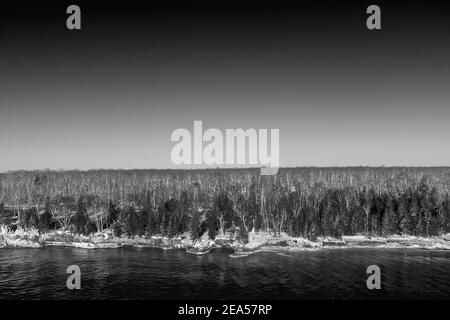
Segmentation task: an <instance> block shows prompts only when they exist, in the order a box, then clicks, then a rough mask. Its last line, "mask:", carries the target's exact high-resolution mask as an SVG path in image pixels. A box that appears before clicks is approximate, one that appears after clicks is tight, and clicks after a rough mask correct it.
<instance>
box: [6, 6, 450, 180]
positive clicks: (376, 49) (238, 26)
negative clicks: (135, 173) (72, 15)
mask: <svg viewBox="0 0 450 320" xmlns="http://www.w3.org/2000/svg"><path fill="white" fill-rule="evenodd" d="M152 3H153V2H152ZM315 3H316V2H314V3H313V2H312V1H306V2H296V3H295V5H294V4H292V3H291V4H290V5H289V6H288V5H287V4H282V3H280V2H279V1H272V2H262V3H258V2H246V4H245V5H243V4H242V2H236V3H233V2H232V1H221V0H218V1H216V2H214V4H212V2H201V1H198V2H194V1H193V2H191V3H189V2H175V1H169V2H167V1H165V2H163V1H156V2H155V3H153V4H151V5H150V4H147V5H146V6H145V7H144V6H143V5H142V4H139V3H138V2H135V1H127V2H126V3H122V4H114V5H112V4H103V5H101V4H97V5H92V4H91V3H84V2H78V3H77V4H79V5H80V7H81V26H82V28H81V30H77V31H69V30H68V29H67V28H66V18H67V17H68V14H66V8H67V6H68V5H70V4H72V3H64V1H62V2H61V3H59V4H57V5H56V4H50V3H48V4H47V3H46V2H45V1H43V2H40V3H39V4H36V3H34V4H30V5H21V6H18V5H17V6H15V7H14V6H13V5H9V6H6V8H4V9H2V12H1V15H0V150H1V157H0V172H4V171H9V170H19V169H26V170H32V169H46V168H49V169H81V170H86V169H97V168H106V169H109V168H114V169H117V168H123V169H134V168H143V169H144V168H177V166H176V165H174V164H173V163H172V161H171V149H172V148H173V147H174V145H175V144H176V143H175V142H173V141H171V140H170V136H171V133H172V132H173V131H174V130H175V129H177V128H186V129H188V130H190V131H193V123H194V120H201V121H202V122H203V127H204V128H205V129H207V128H218V129H220V130H222V131H223V132H225V129H235V128H243V129H248V128H255V129H262V128H265V129H271V128H273V129H279V132H280V148H279V154H280V155H279V156H280V165H281V166H448V165H450V148H449V147H448V146H449V141H450V125H449V123H450V121H449V120H450V59H449V57H450V10H449V8H448V7H447V6H445V5H444V3H445V2H438V1H431V2H430V1H422V2H418V3H414V4H411V3H408V2H405V1H403V2H402V1H398V2H397V1H396V4H395V5H394V4H393V3H392V2H391V3H390V4H388V3H385V2H383V1H378V2H377V4H379V6H380V8H381V26H382V29H381V30H374V31H370V30H368V29H367V28H366V19H367V17H368V15H367V14H366V12H365V11H366V8H367V6H368V5H370V4H372V3H371V2H364V1H359V2H352V1H346V2H345V4H344V3H341V2H336V1H335V2H331V1H329V2H327V1H325V2H323V1H322V2H320V3H318V4H315Z"/></svg>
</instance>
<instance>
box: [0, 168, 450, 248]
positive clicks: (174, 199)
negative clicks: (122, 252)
mask: <svg viewBox="0 0 450 320" xmlns="http://www.w3.org/2000/svg"><path fill="white" fill-rule="evenodd" d="M308 170H309V171H308ZM422 170H425V169H422ZM434 170H436V171H433V170H431V171H430V172H425V173H426V174H424V172H423V171H421V169H420V168H419V169H415V168H414V169H412V168H408V169H402V168H393V169H386V168H379V169H375V168H347V169H337V168H334V169H333V168H329V169H315V168H310V169H305V168H303V169H285V170H281V172H280V173H279V174H278V175H277V176H259V175H258V173H257V171H256V170H229V171H227V170H207V171H131V172H130V171H94V172H40V173H36V172H34V173H29V172H22V173H11V174H8V175H3V176H0V182H1V184H0V185H1V189H0V191H1V192H2V193H1V195H2V198H1V199H3V202H2V203H1V204H0V218H1V219H2V223H3V224H6V225H9V227H10V228H14V227H15V226H17V225H19V226H21V227H23V228H37V229H39V230H40V231H42V232H45V231H46V230H49V229H57V228H63V229H67V230H72V231H74V232H79V233H85V234H88V233H92V232H96V231H104V230H105V229H107V228H110V229H112V230H113V231H114V233H115V234H116V235H124V236H134V235H137V236H145V235H163V236H169V237H174V236H178V235H181V234H183V233H185V232H189V233H190V235H191V237H192V239H193V240H196V239H197V238H199V237H200V236H201V235H203V234H204V233H205V232H207V234H208V236H209V237H210V238H211V239H214V238H215V237H216V236H217V234H224V233H226V232H227V231H231V232H235V233H236V236H237V237H238V239H240V240H241V241H244V242H245V241H246V239H247V234H248V232H250V231H251V230H255V231H259V230H263V231H268V232H271V233H273V234H281V233H282V232H286V233H287V234H289V235H290V236H296V237H297V236H301V237H305V238H309V239H312V240H314V239H316V238H317V237H319V236H332V237H336V238H339V237H340V236H342V235H352V234H365V235H380V236H387V235H393V234H411V235H417V236H438V235H441V234H445V233H448V232H450V198H449V195H448V190H447V188H448V186H449V179H448V178H449V176H450V175H449V170H448V168H435V169H434ZM4 200H9V203H8V202H6V201H4ZM11 202H12V204H11Z"/></svg>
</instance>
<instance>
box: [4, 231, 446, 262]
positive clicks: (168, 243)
mask: <svg viewBox="0 0 450 320" xmlns="http://www.w3.org/2000/svg"><path fill="white" fill-rule="evenodd" d="M49 246H65V247H75V248H84V249H106V248H120V247H123V246H134V247H140V248H143V247H156V248H161V249H165V250H170V249H185V250H186V252H187V253H189V254H195V255H202V254H206V253H208V252H210V250H211V249H215V248H228V249H232V250H233V252H234V253H232V254H231V255H230V256H231V257H232V258H236V257H242V256H247V255H249V254H252V253H257V252H270V251H275V252H286V251H288V252H289V251H292V252H295V251H310V250H321V249H338V248H339V249H345V248H416V249H429V250H450V233H448V234H446V235H443V236H440V237H429V238H425V237H416V236H410V235H394V236H388V237H367V236H363V235H355V236H343V237H342V238H341V239H333V238H330V237H327V238H318V239H317V240H316V241H310V240H308V239H305V238H294V237H289V236H288V235H287V234H285V233H282V234H281V235H280V236H274V235H271V234H269V233H267V232H250V233H249V241H248V243H246V244H243V243H240V242H238V241H236V240H233V239H232V238H230V237H229V236H222V237H220V236H219V237H217V238H216V239H215V240H210V239H208V237H207V235H206V234H205V235H204V236H203V237H202V238H200V239H199V240H197V241H196V242H193V241H192V240H191V239H190V235H189V234H188V233H186V234H183V235H182V236H180V237H175V238H168V237H162V236H152V237H137V236H135V237H131V238H128V237H116V236H114V235H113V234H112V232H111V231H109V230H107V231H106V232H103V233H95V234H92V235H89V236H85V235H79V234H74V233H71V232H67V231H62V230H57V231H51V232H47V233H43V234H41V233H39V232H38V231H36V230H28V231H24V230H21V229H19V230H16V231H14V232H13V231H8V230H7V229H6V228H2V230H1V232H0V248H43V247H49Z"/></svg>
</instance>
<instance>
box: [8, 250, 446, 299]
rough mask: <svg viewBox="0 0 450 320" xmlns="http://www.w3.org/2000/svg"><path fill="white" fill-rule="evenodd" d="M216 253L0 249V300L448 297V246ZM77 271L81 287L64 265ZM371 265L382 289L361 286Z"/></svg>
mask: <svg viewBox="0 0 450 320" xmlns="http://www.w3.org/2000/svg"><path fill="white" fill-rule="evenodd" d="M229 253H230V252H229V251H226V250H216V251H213V252H211V253H209V254H207V255H204V256H194V255H189V254H186V253H185V252H184V251H183V250H167V251H164V250H161V249H157V248H141V249H139V248H131V247H130V248H120V249H95V250H85V249H76V248H57V247H48V248H44V249H1V250H0V299H310V298H319V299H347V298H357V299H371V298H375V299H377V298H388V299H398V298H412V299H421V298H430V299H442V298H447V299H448V298H450V251H434V250H433V251H427V250H418V249H408V250H406V249H334V250H333V249H330V250H321V251H314V252H297V253H288V254H286V255H285V254H282V255H280V254H277V253H259V254H254V255H250V256H248V257H244V258H238V259H232V258H230V257H228V254H229ZM72 264H76V265H78V266H79V267H80V268H81V286H82V288H81V290H68V289H67V288H66V280H67V278H68V276H69V274H66V269H67V267H68V266H69V265H72ZM372 264H377V265H379V266H380V268H381V272H382V283H381V284H382V289H381V290H379V291H376V292H374V291H369V290H368V289H367V288H366V279H367V275H366V273H365V271H366V268H367V266H369V265H372Z"/></svg>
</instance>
